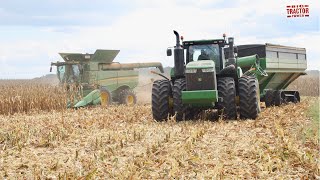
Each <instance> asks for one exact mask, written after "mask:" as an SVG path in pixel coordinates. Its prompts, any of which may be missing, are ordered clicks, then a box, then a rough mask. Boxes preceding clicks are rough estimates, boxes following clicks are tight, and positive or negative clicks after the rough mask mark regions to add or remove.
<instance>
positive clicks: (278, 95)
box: [274, 91, 286, 106]
mask: <svg viewBox="0 0 320 180" xmlns="http://www.w3.org/2000/svg"><path fill="white" fill-rule="evenodd" d="M285 102H286V95H285V94H284V92H283V91H275V93H274V104H275V105H276V106H280V105H281V104H284V103H285Z"/></svg>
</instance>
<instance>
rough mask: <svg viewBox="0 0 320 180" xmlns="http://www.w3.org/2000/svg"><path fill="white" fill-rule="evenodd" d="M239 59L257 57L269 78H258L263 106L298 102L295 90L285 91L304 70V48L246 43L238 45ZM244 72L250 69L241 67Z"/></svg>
mask: <svg viewBox="0 0 320 180" xmlns="http://www.w3.org/2000/svg"><path fill="white" fill-rule="evenodd" d="M237 49H238V57H239V59H241V57H247V56H249V55H252V54H257V55H258V56H259V61H260V66H261V68H262V69H263V70H264V71H265V72H266V73H267V74H268V76H258V80H259V84H260V94H261V100H262V101H265V103H266V106H267V107H268V106H272V105H280V104H282V103H285V102H289V101H291V102H299V101H300V95H299V92H298V91H287V90H285V89H286V88H287V87H288V85H289V84H290V83H292V82H293V81H294V80H295V79H297V78H298V77H299V76H300V75H304V74H306V73H305V70H306V69H307V58H306V49H305V48H297V47H289V46H281V45H275V44H269V43H266V44H248V45H240V46H237ZM241 68H242V69H243V70H244V71H246V70H247V69H248V68H250V66H247V67H245V66H241Z"/></svg>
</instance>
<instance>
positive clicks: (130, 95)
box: [119, 89, 137, 106]
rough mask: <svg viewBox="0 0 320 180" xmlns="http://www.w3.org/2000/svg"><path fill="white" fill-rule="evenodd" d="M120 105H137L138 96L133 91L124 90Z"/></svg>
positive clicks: (121, 94)
mask: <svg viewBox="0 0 320 180" xmlns="http://www.w3.org/2000/svg"><path fill="white" fill-rule="evenodd" d="M119 102H120V104H125V105H127V106H132V105H134V104H136V103H137V96H136V94H135V93H134V91H133V90H131V89H125V90H122V91H121V92H120V94H119Z"/></svg>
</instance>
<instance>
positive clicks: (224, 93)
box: [218, 77, 237, 120]
mask: <svg viewBox="0 0 320 180" xmlns="http://www.w3.org/2000/svg"><path fill="white" fill-rule="evenodd" d="M218 96H219V98H221V99H222V101H221V102H218V108H219V111H220V112H222V117H223V119H230V120H235V119H237V106H236V87H235V83H234V79H233V78H231V77H223V78H219V79H218Z"/></svg>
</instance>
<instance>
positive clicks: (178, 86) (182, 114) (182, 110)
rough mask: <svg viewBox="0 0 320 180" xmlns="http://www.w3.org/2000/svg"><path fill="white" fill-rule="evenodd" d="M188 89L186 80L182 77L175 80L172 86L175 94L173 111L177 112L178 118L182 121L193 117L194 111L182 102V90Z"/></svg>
mask: <svg viewBox="0 0 320 180" xmlns="http://www.w3.org/2000/svg"><path fill="white" fill-rule="evenodd" d="M184 90H186V80H185V79H183V78H181V79H177V80H175V82H174V85H173V88H172V94H173V111H174V112H175V113H176V120H177V121H182V120H187V119H192V113H191V111H190V110H189V108H188V106H187V105H185V104H183V103H182V99H181V95H182V91H184Z"/></svg>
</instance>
